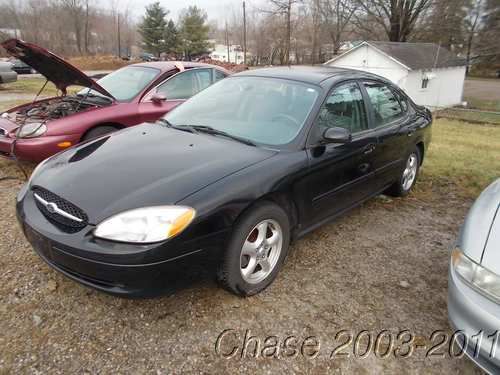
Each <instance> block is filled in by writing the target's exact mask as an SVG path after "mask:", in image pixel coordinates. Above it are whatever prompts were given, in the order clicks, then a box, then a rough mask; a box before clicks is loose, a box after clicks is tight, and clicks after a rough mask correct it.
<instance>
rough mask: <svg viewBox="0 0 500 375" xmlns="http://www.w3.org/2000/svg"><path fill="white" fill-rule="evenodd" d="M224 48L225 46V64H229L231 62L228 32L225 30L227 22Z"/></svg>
mask: <svg viewBox="0 0 500 375" xmlns="http://www.w3.org/2000/svg"><path fill="white" fill-rule="evenodd" d="M226 46H227V62H228V63H230V62H231V55H229V52H230V51H229V50H230V48H229V32H228V30H227V21H226Z"/></svg>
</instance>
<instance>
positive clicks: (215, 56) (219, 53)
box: [210, 44, 249, 64]
mask: <svg viewBox="0 0 500 375" xmlns="http://www.w3.org/2000/svg"><path fill="white" fill-rule="evenodd" d="M227 52H228V51H227V46H226V45H225V44H215V46H214V49H213V51H212V52H211V53H210V58H211V59H212V60H217V61H221V62H231V63H233V64H243V61H244V53H243V48H241V46H239V45H231V46H229V60H228V53H227ZM248 57H249V54H248V53H247V58H248Z"/></svg>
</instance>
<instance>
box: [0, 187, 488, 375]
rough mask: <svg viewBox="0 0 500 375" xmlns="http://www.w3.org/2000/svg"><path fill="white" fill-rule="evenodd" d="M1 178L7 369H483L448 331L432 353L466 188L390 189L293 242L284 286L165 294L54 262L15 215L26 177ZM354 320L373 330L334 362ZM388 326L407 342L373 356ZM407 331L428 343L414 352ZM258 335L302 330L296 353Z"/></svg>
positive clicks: (202, 282)
mask: <svg viewBox="0 0 500 375" xmlns="http://www.w3.org/2000/svg"><path fill="white" fill-rule="evenodd" d="M0 187H1V189H0V202H1V203H0V204H1V206H0V213H1V215H0V225H1V227H2V231H1V233H0V266H1V267H0V274H1V283H0V322H1V324H2V328H1V331H0V332H1V333H0V353H1V358H0V373H2V374H3V373H20V372H21V373H49V372H50V373H144V372H148V373H154V374H166V373H237V372H238V371H239V372H244V373H256V372H257V371H258V372H262V373H279V372H282V371H284V370H288V371H291V372H299V373H301V372H308V371H310V372H313V373H325V372H328V373H345V372H349V373H351V372H353V373H358V374H367V373H387V372H391V373H415V374H417V373H436V374H442V373H467V374H471V373H479V370H477V368H476V367H475V366H474V365H473V364H472V363H471V362H470V361H469V360H467V359H465V358H452V355H450V353H449V346H448V343H449V337H448V338H447V341H446V343H445V344H444V345H443V346H441V347H438V350H436V351H434V352H433V353H432V354H433V355H430V354H431V353H428V351H429V348H430V347H431V346H432V345H435V344H437V343H438V342H439V337H438V336H439V335H440V334H442V335H449V333H450V332H449V331H448V330H449V328H448V323H447V312H446V293H447V265H448V251H449V249H450V247H451V246H452V244H453V241H454V238H455V235H456V233H457V230H458V227H459V225H460V223H461V222H462V220H463V218H464V216H465V213H466V212H467V209H468V207H469V206H470V204H471V202H470V201H466V200H464V199H462V198H459V197H458V196H457V195H455V194H454V192H453V186H434V187H430V186H427V187H426V188H425V190H424V189H422V188H420V189H419V190H420V191H418V192H417V193H416V194H414V195H412V196H410V197H408V198H406V199H388V198H385V197H378V198H376V199H373V200H371V201H369V202H368V203H366V204H364V205H363V206H362V207H360V208H357V209H355V210H353V211H352V212H351V213H349V214H347V215H346V216H344V217H343V218H342V219H340V220H338V221H337V222H335V223H332V224H329V225H326V226H323V227H322V228H320V229H319V230H316V231H314V232H313V233H311V234H309V235H308V236H306V237H305V238H303V239H301V240H300V241H298V242H297V243H296V244H295V245H294V246H293V248H292V253H291V255H290V256H289V258H288V260H287V263H286V265H285V268H284V270H283V271H282V272H281V273H280V275H279V276H278V278H277V280H276V282H275V283H274V284H273V285H272V286H271V287H270V288H268V289H267V290H266V291H264V292H263V293H262V294H260V295H258V296H255V297H251V298H248V299H241V298H238V297H235V296H233V295H231V294H229V293H227V292H225V291H223V290H220V289H219V288H217V286H216V284H215V283H214V282H213V281H212V278H211V277H208V276H207V275H209V273H208V272H207V275H205V276H207V277H205V276H203V274H202V277H195V278H193V277H191V275H186V280H192V281H190V282H189V283H186V285H184V286H183V287H180V288H177V290H175V291H174V292H173V293H172V294H169V295H167V296H165V297H161V298H157V299H153V300H125V299H119V298H115V297H111V296H107V295H104V294H101V293H98V292H95V291H93V290H90V289H87V288H85V287H82V286H80V285H78V284H76V283H74V282H72V281H69V280H67V279H65V278H64V277H63V276H61V275H59V274H58V273H56V272H55V271H52V270H51V269H50V268H49V267H47V266H46V265H45V264H44V263H43V262H42V260H40V259H39V258H38V257H37V256H36V255H35V254H34V253H33V251H32V249H31V248H30V246H29V245H28V243H27V242H26V241H25V239H24V238H23V236H22V233H21V231H20V230H19V228H18V225H17V223H16V219H15V211H14V204H13V202H14V198H15V194H16V192H17V191H18V189H19V187H20V184H19V183H18V182H17V181H2V182H0ZM342 330H347V331H350V332H351V333H352V335H353V337H354V339H355V338H356V337H357V336H358V333H359V332H361V331H362V330H368V331H369V332H367V333H365V334H364V338H363V334H362V335H361V336H360V340H354V341H353V342H357V344H356V345H357V346H356V347H355V345H354V344H353V343H350V344H348V345H346V347H345V348H342V347H341V348H340V349H339V355H337V356H334V357H333V358H330V354H331V352H332V350H333V349H334V348H335V347H338V346H339V345H340V344H342V343H343V342H346V341H347V340H348V337H349V335H348V334H347V333H346V332H343V333H340V334H339V332H340V331H342ZM384 330H388V331H390V333H391V334H393V335H398V334H400V337H399V339H398V338H397V337H395V340H396V341H395V344H394V347H392V346H390V345H389V341H385V340H382V339H381V340H379V344H380V343H381V342H383V343H382V344H381V345H378V349H379V350H378V355H376V354H375V353H377V351H376V350H369V352H368V354H367V355H366V358H363V357H364V355H363V352H364V351H365V350H364V348H366V347H368V337H369V335H372V338H373V339H375V338H376V337H377V336H381V337H384V335H379V334H380V333H381V332H382V331H384ZM435 331H437V333H435V334H434V336H432V334H433V332H435ZM223 332H225V333H223ZM402 332H403V333H402ZM404 332H406V335H412V337H413V340H414V341H413V343H414V347H415V350H414V352H413V353H409V354H408V355H406V356H404V355H403V353H404V352H407V349H405V348H404V344H403V341H404V340H405V339H404V335H405V333H404ZM221 334H222V335H221ZM245 334H247V336H255V338H254V339H253V342H255V341H257V340H260V345H261V346H260V349H262V347H263V346H265V345H266V343H267V344H269V343H270V342H271V343H272V342H274V341H273V340H279V341H280V342H281V343H283V342H284V341H285V339H286V338H289V337H290V336H294V337H295V343H296V348H297V350H295V354H294V355H289V354H293V351H292V352H290V351H289V352H281V351H280V352H278V354H277V355H276V356H277V357H278V358H275V357H276V356H275V357H274V358H269V357H272V356H273V354H275V353H274V352H273V350H267V351H264V350H262V351H259V352H258V353H260V354H259V356H258V357H257V358H255V357H254V356H253V354H254V353H253V350H252V345H254V344H252V345H250V344H249V345H248V346H247V350H245V351H244V352H242V350H241V348H242V346H243V342H244V340H245ZM436 335H437V336H436ZM273 336H277V337H276V338H273ZM310 336H312V337H310ZM385 337H386V338H388V337H389V336H387V335H386V336H385ZM218 338H219V340H218ZM247 338H248V337H247ZM361 338H363V339H361ZM293 340H294V339H292V341H293ZM250 342H252V341H250ZM290 342H291V341H289V342H288V343H290ZM217 344H218V345H217ZM372 344H373V340H372ZM233 349H234V350H236V351H234V350H233ZM268 349H269V348H268ZM387 349H389V350H387ZM385 351H387V352H388V355H387V358H384V357H385V355H384V352H385ZM231 352H234V355H232V356H230V354H231ZM354 352H356V353H355V354H356V355H355V354H353V353H354ZM343 353H344V354H345V355H342V354H343ZM438 354H442V355H438ZM266 356H267V357H266ZM226 357H230V358H226ZM242 357H243V358H242ZM278 371H279V372H278Z"/></svg>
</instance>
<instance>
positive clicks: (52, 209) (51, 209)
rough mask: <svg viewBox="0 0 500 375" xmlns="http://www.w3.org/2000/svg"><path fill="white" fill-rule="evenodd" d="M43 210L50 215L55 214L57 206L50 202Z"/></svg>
mask: <svg viewBox="0 0 500 375" xmlns="http://www.w3.org/2000/svg"><path fill="white" fill-rule="evenodd" d="M45 208H46V209H47V211H49V212H50V213H51V214H55V213H56V212H57V209H58V208H59V207H57V204H55V203H52V202H49V203H47V204H46V205H45Z"/></svg>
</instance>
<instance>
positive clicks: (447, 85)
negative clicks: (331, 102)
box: [325, 42, 466, 107]
mask: <svg viewBox="0 0 500 375" xmlns="http://www.w3.org/2000/svg"><path fill="white" fill-rule="evenodd" d="M325 65H329V66H335V67H342V68H350V69H357V70H364V71H367V72H370V73H374V74H378V75H380V76H382V77H385V78H387V79H388V80H390V81H392V82H394V83H395V84H397V85H398V86H399V87H401V88H402V89H403V90H404V91H405V92H406V93H407V94H408V95H409V96H410V97H411V98H412V99H413V101H415V103H417V104H420V105H425V106H427V107H449V106H454V105H457V104H460V103H462V95H463V88H464V80H465V69H466V62H465V60H463V59H460V58H458V57H457V56H456V55H455V54H453V53H451V52H450V51H448V50H447V49H445V48H442V47H440V46H438V45H437V44H433V43H394V42H363V43H361V44H359V45H357V46H356V47H354V48H352V49H350V50H349V51H347V52H345V53H344V54H342V55H340V56H337V57H335V58H333V59H332V60H330V61H327V62H326V63H325Z"/></svg>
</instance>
